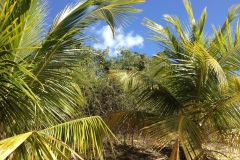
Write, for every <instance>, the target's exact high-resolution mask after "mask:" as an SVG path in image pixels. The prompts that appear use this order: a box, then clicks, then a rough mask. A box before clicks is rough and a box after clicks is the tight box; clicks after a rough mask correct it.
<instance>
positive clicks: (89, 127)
mask: <svg viewBox="0 0 240 160" xmlns="http://www.w3.org/2000/svg"><path fill="white" fill-rule="evenodd" d="M143 1H144V0H113V1H112V0H109V1H108V0H81V1H79V2H78V3H76V4H72V5H69V6H67V7H66V8H65V9H64V10H63V11H62V12H60V13H59V14H58V15H57V17H56V18H55V19H54V21H53V23H52V25H51V26H50V28H49V27H48V26H46V25H45V23H46V14H47V12H48V10H47V4H48V1H46V0H3V1H0V2H1V3H0V29H1V33H0V41H1V46H0V67H1V73H0V88H1V89H0V110H1V112H0V123H1V127H0V129H1V130H0V132H1V139H2V140H1V141H0V159H5V158H6V157H8V158H10V159H70V157H72V158H74V157H78V158H79V159H83V158H84V157H85V158H87V159H91V158H92V157H95V158H100V159H103V153H102V151H103V146H102V136H103V135H105V136H106V137H107V138H108V139H109V138H110V136H112V133H111V131H110V130H109V129H108V127H107V126H106V125H105V123H104V122H103V121H102V119H101V118H100V117H89V118H82V119H77V120H72V119H73V118H76V117H75V114H74V112H75V110H74V108H76V107H79V106H83V105H84V103H85V101H84V98H83V96H82V92H81V85H83V84H84V81H85V80H84V79H83V78H79V76H80V74H79V72H80V71H81V70H80V69H81V63H80V60H81V59H83V58H85V57H86V56H87V54H86V53H87V52H86V51H85V50H84V49H82V48H79V47H77V46H79V45H80V44H81V43H82V42H83V41H85V40H87V39H89V38H91V37H90V36H85V35H84V34H83V32H82V31H83V30H84V29H86V28H87V27H89V25H90V24H92V23H94V22H96V21H97V20H103V21H105V22H106V23H107V24H108V25H109V26H110V28H111V29H112V31H113V34H114V33H115V27H116V26H117V25H119V24H126V23H127V22H128V21H129V18H131V16H129V15H128V14H127V13H137V12H139V11H140V10H138V9H135V8H133V7H131V6H130V5H133V4H136V3H140V2H143ZM46 28H49V30H48V29H46ZM70 120H72V121H70Z"/></svg>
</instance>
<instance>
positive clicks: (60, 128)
mask: <svg viewBox="0 0 240 160" xmlns="http://www.w3.org/2000/svg"><path fill="white" fill-rule="evenodd" d="M104 137H106V139H107V140H108V141H110V140H111V137H113V138H115V137H114V135H113V134H112V132H111V131H110V129H109V128H108V127H107V126H106V124H105V123H104V122H103V120H102V119H101V118H100V117H97V116H96V117H88V118H82V119H78V120H74V121H70V122H66V123H63V124H59V125H56V126H52V127H50V128H46V129H44V130H40V131H33V132H27V133H25V134H21V135H17V136H14V137H11V138H8V139H4V140H2V141H0V153H1V154H0V158H1V159H5V158H6V157H8V156H9V155H11V153H12V152H13V151H15V150H16V149H17V148H18V147H19V146H20V145H26V146H28V147H29V148H31V149H32V150H31V152H29V153H28V156H27V157H29V158H30V157H32V158H34V157H35V156H37V157H38V158H39V159H45V158H47V159H66V160H67V159H70V158H71V157H73V156H76V157H77V158H79V159H83V158H87V159H92V158H99V159H103V156H104V155H103V150H104V148H103V138H104ZM17 152H21V150H17ZM16 154H17V155H21V154H19V153H16ZM13 156H14V155H13ZM21 158H24V157H21ZM25 158H26V157H25Z"/></svg>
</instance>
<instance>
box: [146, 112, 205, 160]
mask: <svg viewBox="0 0 240 160" xmlns="http://www.w3.org/2000/svg"><path fill="white" fill-rule="evenodd" d="M147 123H148V126H147V127H144V128H143V132H144V133H145V134H147V136H149V137H151V138H153V139H154V140H155V143H156V145H157V146H158V147H159V148H162V147H164V145H166V144H168V143H170V142H171V141H173V140H174V141H175V143H178V142H176V140H177V141H178V140H179V141H180V143H181V145H182V147H183V150H184V153H185V155H186V157H187V159H189V160H191V159H194V158H196V157H199V156H200V155H201V154H202V151H203V150H202V143H203V142H204V141H205V140H206V137H205V136H204V135H205V133H203V132H202V130H201V129H200V128H199V126H197V125H196V124H195V123H194V122H192V121H191V120H190V119H188V118H187V117H185V116H167V117H154V118H149V119H148V121H147ZM159 131H161V132H159ZM175 147H176V146H175ZM172 152H175V153H172V155H176V148H175V150H173V151H172Z"/></svg>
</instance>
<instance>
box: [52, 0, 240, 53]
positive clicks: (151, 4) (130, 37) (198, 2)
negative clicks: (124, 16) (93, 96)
mask: <svg viewBox="0 0 240 160" xmlns="http://www.w3.org/2000/svg"><path fill="white" fill-rule="evenodd" d="M76 2H77V0H51V1H50V6H49V8H50V14H49V19H50V20H51V19H53V18H54V17H55V16H56V14H57V13H58V12H60V11H61V10H62V9H63V8H64V7H65V6H66V5H67V4H69V3H76ZM238 3H240V1H239V0H191V4H192V7H193V11H194V15H195V18H196V19H199V17H200V15H201V13H202V10H203V9H204V8H205V7H207V13H208V14H207V24H206V25H205V33H207V35H211V34H212V33H213V32H212V27H211V25H212V24H213V25H215V26H216V27H218V26H221V25H222V24H223V22H224V20H225V18H226V16H227V13H228V9H229V8H230V7H231V6H232V5H233V4H238ZM134 7H136V8H140V9H142V12H141V13H139V14H135V15H134V16H135V17H136V18H135V19H133V21H132V23H131V24H129V25H128V26H127V27H126V28H124V30H121V31H119V32H118V34H117V37H116V39H115V40H114V39H113V38H112V37H111V32H110V30H109V28H108V27H107V26H106V24H105V23H100V22H99V23H97V24H94V25H92V26H91V28H90V29H89V30H88V31H86V34H93V35H95V36H96V37H97V38H98V39H99V40H101V42H102V43H97V42H91V43H88V44H91V45H93V46H94V47H96V48H101V49H103V48H106V47H107V46H109V47H110V51H111V55H115V54H116V53H117V50H116V48H118V45H123V46H127V47H128V48H129V49H130V50H131V51H133V52H134V51H137V52H140V53H146V54H147V55H149V56H151V55H153V54H156V53H157V51H159V50H161V49H160V48H159V46H158V45H157V44H155V43H154V42H151V41H149V40H148V38H149V35H148V34H147V33H148V32H149V30H148V29H147V28H146V27H144V26H142V24H141V23H142V20H143V18H144V17H147V18H149V19H151V20H153V21H155V22H157V23H158V24H160V25H162V26H166V25H167V23H166V22H165V21H164V20H163V19H162V17H163V15H164V14H170V15H177V16H178V17H179V19H180V20H181V22H183V23H187V22H188V17H187V13H186V11H185V8H184V5H183V2H182V0H146V2H145V3H142V4H138V5H135V6H134ZM238 13H240V12H239V11H238Z"/></svg>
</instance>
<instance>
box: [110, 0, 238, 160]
mask: <svg viewBox="0 0 240 160" xmlns="http://www.w3.org/2000/svg"><path fill="white" fill-rule="evenodd" d="M184 5H185V8H186V11H187V13H188V16H189V25H182V24H181V22H180V20H179V19H178V17H177V16H172V15H164V16H163V19H164V20H166V21H167V22H168V24H170V26H171V27H169V26H166V27H165V28H164V27H163V26H161V25H159V24H157V23H155V22H153V21H152V20H150V19H147V18H145V19H144V21H143V25H144V26H146V27H147V28H149V29H150V30H152V32H151V33H150V35H151V37H152V38H151V40H153V41H155V42H157V43H158V44H159V45H160V46H161V48H162V52H159V53H158V54H157V55H156V56H154V57H153V59H152V63H151V65H150V67H149V68H148V69H147V70H146V69H145V70H143V71H136V70H130V71H119V70H118V71H117V70H115V71H111V75H112V76H114V77H117V78H118V79H119V80H120V82H122V84H123V86H124V88H125V89H127V90H131V91H132V92H133V94H136V95H137V97H138V102H139V104H142V105H144V106H146V107H148V108H150V109H147V110H146V111H147V112H149V113H152V114H153V115H152V114H149V113H145V112H141V114H140V113H139V112H133V111H124V112H117V113H114V114H111V115H110V118H111V121H110V122H109V124H110V127H111V128H113V129H114V128H116V127H117V128H121V129H120V130H124V129H123V128H128V127H129V126H136V127H138V126H140V128H141V131H142V133H144V134H146V135H148V137H150V138H152V139H153V140H154V141H155V145H156V146H157V147H158V148H159V149H161V148H163V147H164V146H166V145H167V144H172V143H173V150H172V153H171V156H170V159H173V160H175V159H180V158H179V148H180V147H182V148H183V150H184V153H185V156H186V158H187V159H189V160H191V159H203V158H204V157H205V158H206V156H207V155H209V154H211V152H214V151H212V150H211V151H210V150H208V148H207V145H208V144H209V143H216V142H221V143H227V144H231V145H232V146H234V145H238V143H239V142H238V137H236V136H235V137H232V138H231V139H224V137H225V135H226V134H227V133H233V132H234V131H237V130H238V129H239V128H240V123H239V122H240V112H239V111H240V110H239V104H240V94H239V93H240V92H239V91H240V90H239V86H240V83H239V82H240V78H239V76H238V75H237V73H239V71H240V56H239V55H240V27H239V23H238V22H237V23H236V26H235V29H234V30H233V28H232V24H233V22H234V20H235V18H236V17H237V14H236V12H237V10H238V9H239V8H240V5H239V4H238V5H235V6H233V7H232V8H230V9H229V12H228V15H227V18H226V21H225V22H224V24H223V25H222V27H221V28H219V29H216V28H215V26H213V31H214V35H213V36H208V35H206V34H205V33H204V26H205V23H206V17H207V11H206V8H205V9H204V10H203V12H202V14H201V16H200V19H199V20H198V21H197V20H196V19H195V18H194V14H193V10H192V6H191V3H190V2H189V1H188V0H184ZM136 119H138V120H136ZM122 122H123V123H122ZM120 125H122V127H121V126H120ZM216 137H218V139H217V138H216ZM219 138H221V139H220V140H219ZM234 138H235V140H234Z"/></svg>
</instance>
